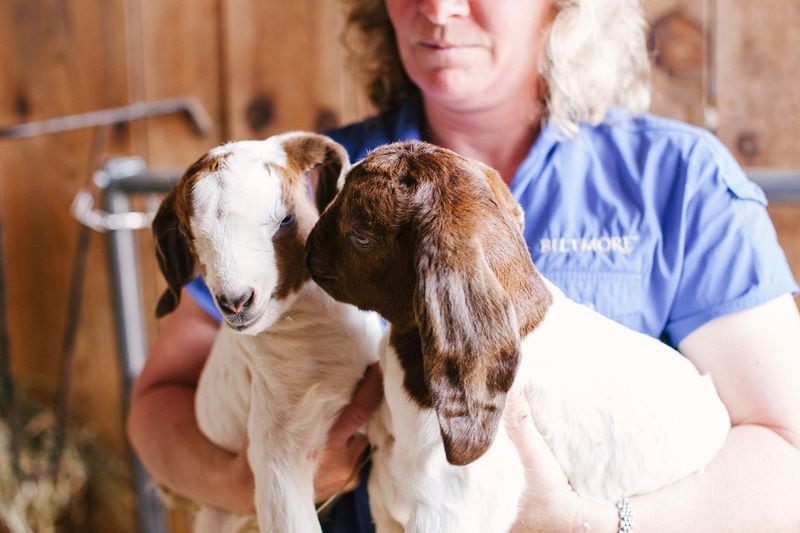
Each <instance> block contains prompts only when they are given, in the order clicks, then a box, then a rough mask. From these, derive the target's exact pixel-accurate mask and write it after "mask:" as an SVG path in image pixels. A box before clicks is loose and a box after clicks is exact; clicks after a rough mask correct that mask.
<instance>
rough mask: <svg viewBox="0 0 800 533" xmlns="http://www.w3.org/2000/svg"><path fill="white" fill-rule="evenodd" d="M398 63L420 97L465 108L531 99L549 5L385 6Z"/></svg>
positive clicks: (504, 0) (437, 1)
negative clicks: (391, 28)
mask: <svg viewBox="0 0 800 533" xmlns="http://www.w3.org/2000/svg"><path fill="white" fill-rule="evenodd" d="M386 7H387V10H388V12H389V18H390V19H391V21H392V25H393V26H394V29H395V32H396V34H397V45H398V48H399V51H400V58H401V60H402V62H403V66H404V67H405V69H406V72H407V73H408V75H409V77H410V78H411V80H412V81H413V82H414V83H415V84H416V85H417V86H418V87H419V88H420V90H421V91H422V93H423V94H424V96H425V98H426V99H429V100H433V101H437V102H440V103H443V104H446V105H460V106H464V107H472V106H475V105H478V106H480V105H485V104H491V103H492V102H493V101H497V100H507V99H508V98H513V97H515V95H528V97H530V95H532V94H534V93H533V91H534V90H535V86H536V85H535V84H536V80H537V79H538V76H539V73H538V59H537V58H538V56H539V52H540V48H541V46H542V38H543V29H544V28H545V27H546V26H547V24H549V22H550V21H551V20H552V14H553V12H554V9H553V4H552V0H386Z"/></svg>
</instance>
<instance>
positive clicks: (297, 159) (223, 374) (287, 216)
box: [153, 132, 380, 533]
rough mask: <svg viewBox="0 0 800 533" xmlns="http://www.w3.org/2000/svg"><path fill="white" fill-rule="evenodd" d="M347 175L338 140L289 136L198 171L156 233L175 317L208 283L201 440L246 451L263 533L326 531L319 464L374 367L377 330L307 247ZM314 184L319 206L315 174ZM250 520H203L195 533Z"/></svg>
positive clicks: (224, 156)
mask: <svg viewBox="0 0 800 533" xmlns="http://www.w3.org/2000/svg"><path fill="white" fill-rule="evenodd" d="M348 166H349V160H348V157H347V153H346V152H345V151H344V148H342V147H341V146H340V145H338V144H337V143H335V142H334V141H333V140H331V139H329V138H328V137H325V136H322V135H317V134H312V133H305V132H291V133H286V134H282V135H277V136H273V137H270V138H267V139H266V140H263V141H238V142H232V143H228V144H225V145H222V146H220V147H217V148H215V149H213V150H211V151H210V152H209V153H207V154H206V155H205V156H203V157H202V158H200V159H199V160H198V161H197V162H196V163H195V164H194V165H193V166H192V167H191V168H190V169H189V170H188V171H187V172H186V174H185V175H184V176H183V178H182V179H181V181H180V182H179V183H178V185H177V186H176V187H175V189H174V190H173V191H172V192H171V193H170V194H169V195H168V196H167V197H166V198H165V199H164V201H163V202H162V204H161V206H160V209H159V211H158V213H157V215H156V218H155V220H154V222H153V230H154V234H155V238H156V248H157V255H158V259H159V265H160V268H161V270H162V272H163V274H164V277H165V278H166V280H167V283H168V288H167V290H166V291H165V293H164V294H163V296H162V298H161V300H160V301H159V303H158V308H157V312H156V314H157V315H158V316H163V315H164V314H166V313H169V312H170V311H172V310H173V309H174V308H175V307H176V305H177V303H178V299H179V297H180V292H181V288H182V287H183V286H184V285H185V284H186V283H187V282H189V281H190V280H191V279H192V278H193V277H194V276H195V275H196V273H197V270H199V272H200V273H202V275H203V279H204V280H205V282H206V284H207V286H208V288H209V290H210V292H211V294H212V296H213V297H214V300H215V302H216V305H217V307H218V309H219V311H220V313H221V314H222V317H223V319H224V325H223V327H222V328H221V329H220V331H219V334H218V336H217V339H216V342H215V344H214V346H213V348H212V351H211V354H210V355H209V358H208V361H207V363H206V365H205V367H204V368H203V372H202V375H201V377H200V381H199V384H198V389H197V394H196V416H197V421H198V424H199V426H200V429H201V431H202V432H203V433H204V434H205V435H206V436H207V437H208V438H209V439H210V440H211V441H212V442H214V443H215V444H216V445H218V446H220V447H222V448H224V449H226V450H228V451H230V452H238V451H239V450H241V449H242V447H243V445H244V442H245V437H247V438H248V448H247V456H248V460H249V463H250V467H251V468H252V470H253V475H254V477H255V507H256V514H257V518H258V524H259V528H260V529H261V531H265V532H276V533H285V532H288V531H298V532H300V531H302V532H310V531H319V530H320V526H319V522H318V520H317V516H316V513H315V509H314V487H313V477H314V472H315V469H316V460H315V459H314V455H315V454H314V452H315V451H317V450H318V449H320V448H321V447H322V445H323V443H324V442H325V440H326V437H327V433H328V429H329V428H330V426H331V424H332V422H333V421H334V420H335V418H336V416H337V413H338V412H339V411H340V410H341V409H342V407H343V406H345V405H346V404H347V403H348V401H349V399H350V397H351V395H352V392H353V390H354V388H355V385H356V383H357V382H358V380H359V379H360V378H361V377H362V375H363V374H364V371H365V369H366V367H367V365H368V364H369V363H370V362H372V361H374V360H375V359H377V350H378V344H377V343H378V340H379V338H380V325H379V323H378V320H377V317H375V316H374V314H371V313H363V312H361V311H358V310H357V309H356V308H355V307H353V306H351V305H347V304H343V303H339V302H337V301H335V300H334V299H332V298H331V297H330V296H328V295H327V294H326V293H325V292H324V291H322V290H321V289H320V288H319V287H318V286H317V285H316V284H315V283H314V282H313V281H312V280H311V279H310V277H309V274H308V271H307V269H306V266H305V251H304V247H305V240H306V237H307V235H308V233H309V231H310V230H311V228H312V226H313V225H314V223H315V222H316V220H317V218H318V216H319V211H321V210H322V208H323V207H324V206H325V204H327V202H328V201H329V200H330V197H331V196H332V195H333V194H334V193H335V191H336V182H337V179H338V178H339V177H340V174H341V173H343V172H345V171H346V170H347V168H348ZM312 171H314V172H318V179H317V182H318V184H317V187H316V199H317V205H315V203H314V201H313V200H312V199H311V198H310V195H309V191H310V189H311V183H310V179H311V178H310V173H311V172H312ZM248 519H249V518H243V517H237V516H233V515H230V514H229V513H226V512H224V511H221V510H219V509H215V508H211V507H205V508H203V509H201V510H200V512H199V513H198V514H197V516H196V519H195V529H196V530H197V531H204V532H206V531H208V532H215V533H216V532H219V531H232V530H237V528H238V527H239V526H240V525H241V524H242V523H244V522H245V521H246V520H248Z"/></svg>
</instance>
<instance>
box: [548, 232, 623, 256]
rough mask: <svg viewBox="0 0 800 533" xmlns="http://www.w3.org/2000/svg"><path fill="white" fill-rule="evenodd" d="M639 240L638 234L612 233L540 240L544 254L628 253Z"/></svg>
mask: <svg viewBox="0 0 800 533" xmlns="http://www.w3.org/2000/svg"><path fill="white" fill-rule="evenodd" d="M638 240H639V237H638V236H637V235H612V236H603V237H554V238H549V239H540V240H539V252H540V253H542V254H566V253H587V252H597V253H610V252H619V253H621V254H625V255H628V254H630V253H631V252H632V251H633V248H634V244H635V243H636V242H637V241H638Z"/></svg>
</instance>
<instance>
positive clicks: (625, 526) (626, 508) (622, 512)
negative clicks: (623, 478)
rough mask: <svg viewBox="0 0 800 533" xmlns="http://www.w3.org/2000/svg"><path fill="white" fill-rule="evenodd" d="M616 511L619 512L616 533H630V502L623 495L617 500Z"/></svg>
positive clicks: (631, 514)
mask: <svg viewBox="0 0 800 533" xmlns="http://www.w3.org/2000/svg"><path fill="white" fill-rule="evenodd" d="M616 505H617V512H618V513H619V529H618V530H617V533H632V531H633V513H632V512H631V502H630V501H628V498H625V497H624V496H623V497H622V498H620V499H619V500H617V504H616Z"/></svg>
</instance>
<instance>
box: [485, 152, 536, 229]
mask: <svg viewBox="0 0 800 533" xmlns="http://www.w3.org/2000/svg"><path fill="white" fill-rule="evenodd" d="M475 163H476V164H477V165H478V168H480V169H481V170H482V171H483V172H484V174H486V179H488V180H489V189H491V191H492V195H493V196H494V199H495V201H496V202H497V204H498V205H499V206H500V208H501V209H503V210H505V211H507V212H508V213H510V214H511V216H512V217H514V220H515V221H516V222H517V224H518V225H519V229H520V230H523V229H525V213H524V211H523V210H522V207H521V206H520V205H519V202H517V201H516V200H515V199H514V197H513V196H511V191H510V190H509V188H508V185H506V182H505V181H503V177H502V176H501V175H500V173H499V172H498V171H496V170H495V169H493V168H492V167H490V166H488V165H485V164H483V163H480V162H478V161H476V162H475Z"/></svg>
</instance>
